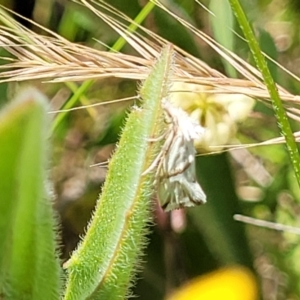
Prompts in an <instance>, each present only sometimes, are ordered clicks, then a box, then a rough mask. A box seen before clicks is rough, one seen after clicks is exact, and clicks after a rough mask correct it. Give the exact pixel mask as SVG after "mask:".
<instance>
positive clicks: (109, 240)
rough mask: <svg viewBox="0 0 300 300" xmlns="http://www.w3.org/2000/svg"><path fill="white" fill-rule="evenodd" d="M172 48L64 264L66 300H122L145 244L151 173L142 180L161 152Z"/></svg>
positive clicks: (148, 85) (147, 86) (149, 83)
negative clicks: (158, 139)
mask: <svg viewBox="0 0 300 300" xmlns="http://www.w3.org/2000/svg"><path fill="white" fill-rule="evenodd" d="M171 60H172V55H171V48H170V47H168V48H166V49H165V50H164V51H163V53H162V55H161V57H160V58H159V60H158V62H157V64H156V65H155V67H154V69H153V71H152V72H151V73H150V75H149V76H148V78H147V79H146V81H145V82H144V84H143V86H142V88H141V90H140V95H141V96H142V99H143V103H142V106H141V108H133V109H132V112H131V113H130V115H129V116H128V119H127V122H126V126H125V128H124V130H123V133H122V136H121V139H120V142H119V145H118V148H117V151H116V152H115V154H114V156H113V158H112V159H111V162H110V164H109V172H108V175H107V178H106V182H105V185H104V188H103V191H102V195H101V197H100V199H99V200H98V203H97V207H96V211H95V213H94V216H93V219H92V221H91V223H90V224H89V227H88V230H87V233H86V236H85V238H84V240H83V241H82V242H81V243H80V245H79V247H78V249H77V250H76V251H75V252H74V253H73V254H72V257H71V258H70V260H69V261H68V262H67V263H66V264H65V267H66V268H67V271H68V275H69V277H68V282H67V289H66V294H65V298H64V299H66V300H71V299H72V300H75V299H78V300H79V299H124V297H125V296H126V294H127V293H128V288H129V287H130V280H131V278H132V275H133V273H134V271H135V270H136V268H137V266H136V264H137V260H138V257H139V256H140V254H141V250H142V249H143V247H144V245H145V235H146V233H147V230H146V225H147V224H148V222H149V221H150V216H151V214H150V203H151V198H150V196H151V192H152V189H153V187H152V186H153V176H154V175H153V174H147V175H142V174H143V172H144V171H145V170H146V169H147V168H148V167H149V166H150V164H151V162H152V161H153V158H154V157H155V156H156V155H157V152H158V151H159V149H158V145H157V143H151V142H149V138H151V137H155V136H158V135H159V132H160V129H161V128H162V126H163V123H164V122H163V114H162V110H161V104H160V103H161V99H162V98H163V97H166V96H167V93H168V89H167V88H168V86H169V73H170V69H171Z"/></svg>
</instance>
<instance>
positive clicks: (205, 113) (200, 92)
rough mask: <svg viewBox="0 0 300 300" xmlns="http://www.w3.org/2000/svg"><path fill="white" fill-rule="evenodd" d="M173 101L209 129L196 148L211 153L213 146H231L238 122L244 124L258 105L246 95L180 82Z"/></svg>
mask: <svg viewBox="0 0 300 300" xmlns="http://www.w3.org/2000/svg"><path fill="white" fill-rule="evenodd" d="M170 101H171V102H172V103H173V104H175V105H176V106H179V107H181V108H182V109H183V110H185V111H186V112H187V113H188V114H189V115H190V116H191V117H192V118H193V119H194V120H195V121H197V122H198V123H199V124H200V125H201V126H203V127H204V128H205V133H204V134H203V135H202V137H201V138H200V139H199V140H196V141H195V146H196V148H197V149H199V150H200V151H201V150H202V151H204V152H210V151H214V150H215V149H214V148H210V146H222V145H226V144H228V143H229V142H230V141H231V139H232V138H233V137H234V136H235V134H236V130H237V128H236V123H237V122H240V121H243V120H244V119H245V118H247V116H248V115H249V113H250V112H251V111H252V108H253V106H254V100H253V99H252V98H250V97H248V96H245V95H242V94H216V93H214V92H213V88H212V87H209V86H203V85H200V84H192V83H184V82H176V83H174V84H173V86H172V88H171V95H170Z"/></svg>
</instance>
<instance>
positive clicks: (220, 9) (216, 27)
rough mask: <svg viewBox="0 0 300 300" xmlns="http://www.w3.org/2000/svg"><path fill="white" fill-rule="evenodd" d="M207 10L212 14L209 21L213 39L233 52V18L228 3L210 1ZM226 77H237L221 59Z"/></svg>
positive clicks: (224, 60) (227, 63)
mask: <svg viewBox="0 0 300 300" xmlns="http://www.w3.org/2000/svg"><path fill="white" fill-rule="evenodd" d="M209 9H210V10H211V11H212V12H213V13H214V15H210V21H211V25H212V29H213V33H214V38H215V39H216V41H217V42H219V43H220V44H221V45H222V46H224V47H226V48H227V49H228V50H231V51H234V33H233V29H234V18H233V14H232V11H231V8H230V4H229V3H228V1H220V0H211V1H210V4H209ZM222 61H223V64H224V67H225V70H226V73H227V75H229V76H230V77H237V74H236V70H235V69H234V67H233V66H232V65H231V64H230V63H229V62H228V61H227V60H226V59H224V58H222Z"/></svg>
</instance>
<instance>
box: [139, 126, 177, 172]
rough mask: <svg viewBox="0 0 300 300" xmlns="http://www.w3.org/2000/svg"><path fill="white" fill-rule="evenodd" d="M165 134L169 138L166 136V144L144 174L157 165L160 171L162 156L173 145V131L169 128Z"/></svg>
mask: <svg viewBox="0 0 300 300" xmlns="http://www.w3.org/2000/svg"><path fill="white" fill-rule="evenodd" d="M164 135H167V138H166V140H165V142H164V144H163V146H162V149H161V151H160V152H159V154H158V155H157V157H156V158H155V159H154V161H153V162H152V163H151V165H150V166H149V167H148V168H147V169H146V170H145V171H144V172H143V173H142V176H144V175H147V174H149V173H150V172H152V171H153V170H154V169H155V168H156V167H157V170H158V171H159V170H160V166H161V161H162V158H163V157H164V155H165V154H166V153H167V152H168V150H169V148H170V146H171V143H172V140H173V132H172V131H170V130H167V131H166V133H165V134H164ZM156 175H157V174H156Z"/></svg>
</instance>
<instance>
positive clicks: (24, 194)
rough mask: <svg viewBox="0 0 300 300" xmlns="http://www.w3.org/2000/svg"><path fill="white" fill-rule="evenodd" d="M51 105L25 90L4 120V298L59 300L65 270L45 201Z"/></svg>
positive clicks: (0, 231) (0, 272)
mask: <svg viewBox="0 0 300 300" xmlns="http://www.w3.org/2000/svg"><path fill="white" fill-rule="evenodd" d="M46 109H47V101H46V100H45V98H44V97H43V96H42V95H41V94H40V93H39V92H37V91H35V90H33V89H28V90H24V91H23V92H22V93H21V94H20V96H19V98H18V99H16V100H15V101H14V102H13V103H12V104H11V105H10V106H9V107H7V108H6V109H5V110H4V111H3V112H2V113H1V115H0V144H1V147H0V156H1V157H2V158H5V159H1V160H0V174H1V180H0V190H1V198H0V212H1V218H0V241H1V243H0V258H1V260H0V285H1V295H2V296H3V297H4V298H5V299H33V300H34V299H58V298H59V290H60V268H59V264H58V259H57V257H56V255H55V239H56V238H55V234H54V231H53V226H54V220H53V214H52V211H51V203H50V202H49V199H46V198H49V197H47V196H46V191H45V183H46V176H45V175H46V174H45V166H46V163H47V157H46V150H47V149H46V138H47V130H48V127H47V125H48V121H47V115H46Z"/></svg>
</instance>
